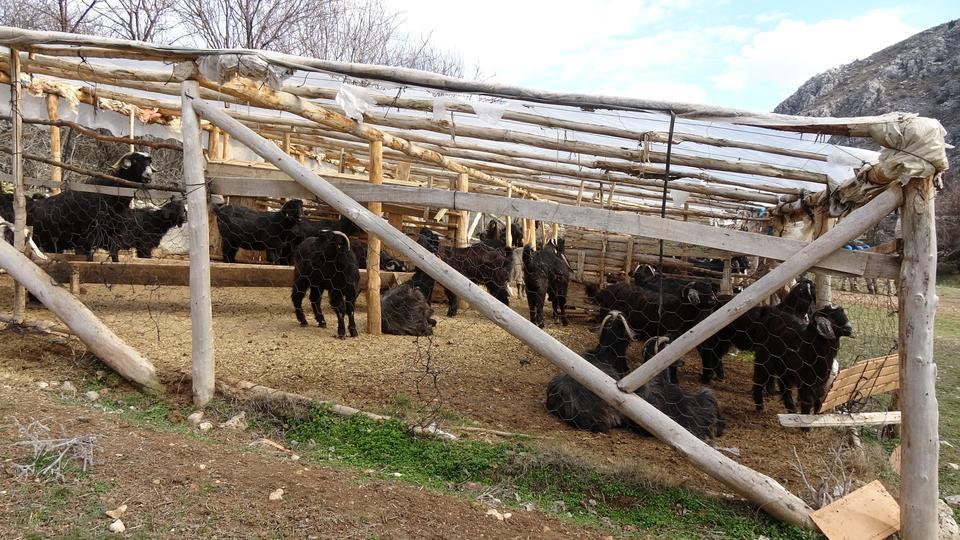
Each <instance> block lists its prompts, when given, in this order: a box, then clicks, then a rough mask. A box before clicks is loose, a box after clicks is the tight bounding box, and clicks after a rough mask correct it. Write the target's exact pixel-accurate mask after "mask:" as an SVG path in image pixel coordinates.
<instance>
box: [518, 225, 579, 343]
mask: <svg viewBox="0 0 960 540" xmlns="http://www.w3.org/2000/svg"><path fill="white" fill-rule="evenodd" d="M562 249H563V243H562V241H561V242H558V243H557V244H554V243H553V242H550V243H548V244H547V245H545V246H544V247H543V249H541V250H540V251H533V249H532V248H531V247H530V246H526V247H524V248H523V282H524V286H525V287H526V292H527V304H528V305H529V307H530V321H531V322H533V323H534V324H536V325H537V326H539V327H540V328H543V324H544V315H543V304H544V299H545V297H548V296H549V298H550V303H551V307H552V309H553V319H554V321H557V320H559V321H560V323H561V324H563V325H564V326H566V325H567V324H568V321H567V288H568V287H569V285H570V267H569V266H567V261H566V260H565V259H564V258H563V252H562Z"/></svg>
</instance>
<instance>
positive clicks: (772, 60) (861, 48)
mask: <svg viewBox="0 0 960 540" xmlns="http://www.w3.org/2000/svg"><path fill="white" fill-rule="evenodd" d="M903 15H904V12H903V11H902V10H899V9H884V10H876V11H871V12H868V13H866V14H864V15H862V16H859V17H854V18H852V19H827V20H823V21H819V22H816V23H812V24H811V23H805V22H799V21H794V20H782V21H780V23H779V24H778V25H777V27H776V28H774V29H773V30H770V31H767V32H759V33H757V34H755V35H754V36H753V39H752V40H750V42H749V43H747V44H746V45H744V46H743V47H742V48H741V49H740V51H739V53H737V54H733V55H729V56H727V57H726V58H724V63H725V64H726V69H724V70H723V71H722V72H720V73H719V74H717V75H715V76H713V77H711V78H710V80H711V81H712V82H713V84H714V86H715V87H716V88H718V89H720V90H727V91H733V92H740V91H743V90H745V89H747V88H748V87H751V86H755V85H763V86H767V87H773V88H775V89H776V91H777V93H778V94H781V95H782V94H785V93H786V92H789V91H792V90H794V89H796V88H797V87H798V86H799V85H800V84H802V83H803V82H804V81H806V80H807V79H809V78H810V77H812V76H813V75H816V74H817V73H819V72H821V71H824V70H826V69H829V68H831V67H835V66H838V65H840V64H844V63H848V62H851V61H853V60H856V59H858V58H865V57H867V56H869V55H870V54H873V53H874V52H876V51H878V50H880V49H882V48H884V47H886V46H888V45H892V44H894V43H896V42H898V41H901V40H903V39H904V38H906V37H908V36H910V35H912V34H914V33H916V32H917V29H915V28H913V27H911V26H910V25H908V24H906V23H905V22H904V21H903Z"/></svg>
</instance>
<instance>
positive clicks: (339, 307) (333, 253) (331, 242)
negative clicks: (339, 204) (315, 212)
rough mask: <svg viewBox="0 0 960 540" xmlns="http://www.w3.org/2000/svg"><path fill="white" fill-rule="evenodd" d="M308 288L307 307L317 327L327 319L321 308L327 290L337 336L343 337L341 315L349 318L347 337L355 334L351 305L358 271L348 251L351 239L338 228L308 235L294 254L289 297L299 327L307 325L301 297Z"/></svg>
mask: <svg viewBox="0 0 960 540" xmlns="http://www.w3.org/2000/svg"><path fill="white" fill-rule="evenodd" d="M307 291H310V307H311V308H312V309H313V315H314V317H315V318H316V320H317V325H318V326H319V327H320V328H326V326H327V322H326V320H324V318H323V312H322V311H321V309H320V300H321V298H322V297H323V291H329V292H330V307H332V308H333V310H334V312H336V314H337V337H338V338H340V339H345V337H346V336H345V329H344V320H343V319H344V317H345V316H346V317H347V318H348V319H349V330H350V337H357V323H356V321H354V319H353V310H354V305H355V303H356V301H357V296H358V295H359V293H360V270H359V269H358V268H357V259H356V257H354V255H353V251H351V250H350V239H349V238H348V237H347V235H345V234H343V233H342V232H339V231H328V232H325V233H321V234H320V235H318V236H312V237H310V238H307V239H306V240H304V241H303V242H301V243H300V245H299V246H297V249H296V250H295V251H294V253H293V291H292V292H291V293H290V300H291V301H292V302H293V310H294V313H295V314H296V316H297V320H298V321H299V322H300V326H307V318H306V317H305V316H304V314H303V297H304V296H305V295H306V293H307Z"/></svg>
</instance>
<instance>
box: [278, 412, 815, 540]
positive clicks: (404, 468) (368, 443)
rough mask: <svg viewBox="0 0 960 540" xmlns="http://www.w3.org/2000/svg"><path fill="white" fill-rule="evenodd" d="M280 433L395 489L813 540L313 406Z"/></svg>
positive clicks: (570, 464)
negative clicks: (479, 495) (465, 493)
mask: <svg viewBox="0 0 960 540" xmlns="http://www.w3.org/2000/svg"><path fill="white" fill-rule="evenodd" d="M287 435H288V437H289V438H290V439H293V440H296V441H299V442H300V443H301V444H303V443H305V444H306V446H307V447H310V448H312V449H311V450H308V451H307V452H305V457H307V458H309V459H314V460H318V461H322V462H326V463H331V464H337V465H342V466H348V467H357V468H363V469H375V470H377V471H380V472H381V473H382V474H384V475H385V476H386V477H388V478H395V477H397V475H396V473H399V475H400V476H399V479H400V480H401V481H406V482H411V483H416V484H418V485H424V486H428V487H432V488H439V489H456V488H457V487H459V486H462V485H463V484H464V483H466V482H477V483H480V484H482V485H484V486H487V487H488V488H489V489H490V490H491V492H493V493H497V494H499V495H498V497H501V498H502V499H503V500H504V502H507V503H509V504H512V505H516V506H521V505H523V504H527V503H533V504H534V505H535V506H536V507H538V508H541V509H544V510H548V511H550V510H553V511H559V512H561V514H563V515H566V514H567V513H569V515H568V516H567V517H569V518H571V519H573V520H575V521H578V522H582V523H589V524H597V523H599V522H600V521H601V519H602V518H606V519H609V520H611V521H613V522H614V523H617V524H619V525H622V526H631V527H633V528H635V530H637V531H643V532H644V533H645V534H649V533H650V532H651V531H656V534H658V535H662V537H666V538H699V537H703V536H704V535H707V536H720V537H723V538H755V537H757V536H759V535H766V536H768V537H770V538H786V539H789V538H813V537H815V535H813V534H811V533H808V532H805V531H801V530H799V529H796V528H793V527H790V526H787V525H784V524H781V523H777V522H774V521H773V520H772V519H770V518H768V517H767V516H766V515H764V514H758V513H757V512H756V511H755V510H753V509H751V508H750V507H748V506H746V505H739V504H731V503H728V502H721V501H717V500H713V499H710V498H707V497H705V496H703V495H700V494H697V493H695V492H692V491H689V490H684V489H678V488H666V487H661V486H653V485H651V484H650V483H649V482H646V481H643V480H637V479H625V478H624V477H623V475H615V474H612V473H606V472H601V471H597V470H595V469H592V468H590V467H587V466H585V465H583V464H581V463H578V462H575V461H573V460H571V459H569V458H564V457H560V456H550V455H544V454H542V453H538V452H536V451H533V450H531V449H529V448H527V447H525V446H524V445H523V444H521V443H519V442H509V443H499V444H493V443H485V442H479V441H454V442H449V441H439V440H435V439H429V438H416V437H413V436H411V434H410V432H409V430H408V428H407V427H406V426H404V425H402V424H400V423H399V422H375V421H373V420H370V419H368V418H365V417H362V416H354V417H351V418H346V419H344V418H340V417H338V416H334V415H332V414H331V413H329V412H327V411H326V410H323V409H319V408H318V409H316V410H314V411H312V414H311V415H310V416H309V417H308V418H306V419H303V420H298V421H294V422H292V424H291V430H290V431H289V433H288V434H287ZM507 497H510V498H509V499H508V498H507ZM628 530H629V529H628Z"/></svg>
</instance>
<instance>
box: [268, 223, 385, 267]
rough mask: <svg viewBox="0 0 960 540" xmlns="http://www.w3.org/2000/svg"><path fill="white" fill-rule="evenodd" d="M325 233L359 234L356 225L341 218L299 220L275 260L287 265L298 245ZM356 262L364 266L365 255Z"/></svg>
mask: <svg viewBox="0 0 960 540" xmlns="http://www.w3.org/2000/svg"><path fill="white" fill-rule="evenodd" d="M327 231H340V232H342V233H343V234H345V235H347V236H352V235H354V234H356V233H358V232H360V227H357V225H356V223H354V222H352V221H350V220H349V219H347V218H345V217H343V216H341V217H340V218H339V219H337V220H318V221H313V220H309V219H306V218H304V219H301V220H300V223H298V224H297V225H296V227H294V229H293V234H291V235H290V236H289V237H288V238H287V240H286V242H284V245H283V246H282V247H281V248H280V249H279V250H278V252H277V253H278V255H277V260H278V261H280V263H281V264H289V261H290V260H291V258H292V256H293V250H294V249H296V248H297V246H299V245H300V242H303V241H304V240H306V239H307V238H310V237H311V236H320V235H321V234H322V233H324V232H327ZM351 245H353V244H351ZM354 254H356V251H354ZM357 262H358V263H361V264H366V254H364V255H363V256H362V257H358V258H357ZM361 268H363V267H361Z"/></svg>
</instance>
